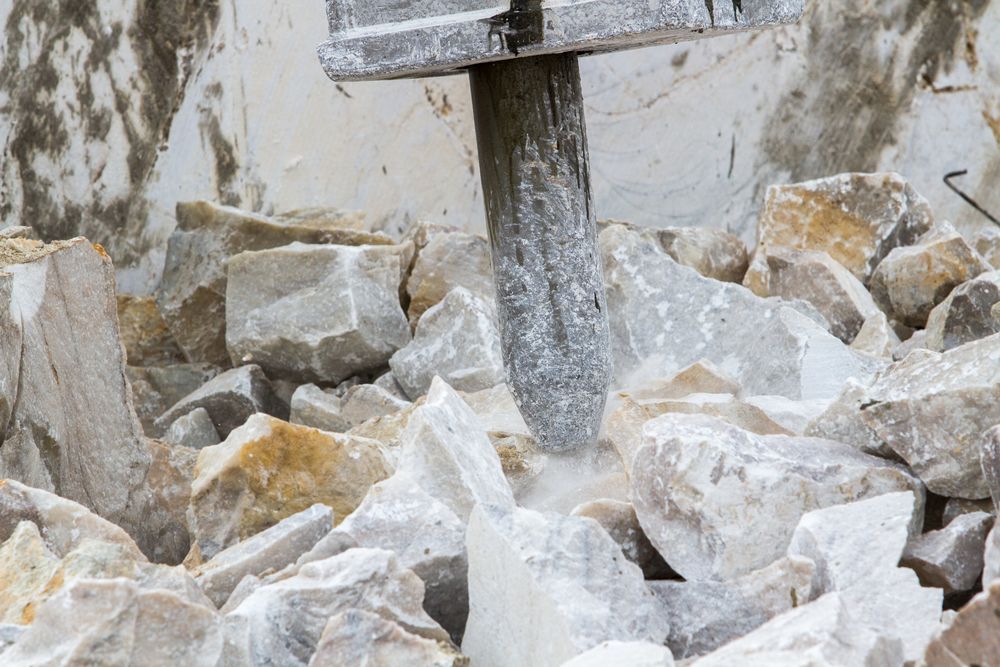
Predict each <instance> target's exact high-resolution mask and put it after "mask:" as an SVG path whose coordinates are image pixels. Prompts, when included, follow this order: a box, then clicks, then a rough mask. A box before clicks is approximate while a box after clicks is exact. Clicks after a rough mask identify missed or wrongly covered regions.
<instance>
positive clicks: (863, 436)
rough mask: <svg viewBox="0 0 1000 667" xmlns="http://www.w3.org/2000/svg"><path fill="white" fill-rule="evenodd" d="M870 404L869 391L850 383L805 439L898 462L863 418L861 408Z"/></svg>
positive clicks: (806, 431) (815, 421) (817, 418)
mask: <svg viewBox="0 0 1000 667" xmlns="http://www.w3.org/2000/svg"><path fill="white" fill-rule="evenodd" d="M869 400H870V399H869V398H868V392H867V387H865V386H863V385H861V384H859V383H857V382H848V383H847V384H846V385H845V386H844V390H843V392H841V394H840V396H838V397H837V398H836V400H834V401H833V402H832V403H831V404H830V405H829V406H828V407H827V408H826V410H824V411H823V413H822V414H820V415H819V416H818V417H816V418H815V419H813V420H812V421H811V422H809V425H808V426H806V430H805V435H807V436H809V437H811V438H825V439H827V440H835V441H837V442H842V443H844V444H847V445H851V446H852V447H854V448H856V449H858V450H860V451H862V452H865V453H866V454H872V455H874V456H881V457H883V458H888V459H897V458H898V457H897V455H896V453H895V452H894V451H892V449H891V448H890V447H889V445H887V444H885V443H884V442H883V441H882V438H880V437H879V436H878V434H877V433H876V432H875V431H874V430H873V429H871V428H870V427H869V426H868V424H866V423H865V421H864V419H862V417H861V408H862V407H863V406H864V405H865V404H867V403H868V402H869Z"/></svg>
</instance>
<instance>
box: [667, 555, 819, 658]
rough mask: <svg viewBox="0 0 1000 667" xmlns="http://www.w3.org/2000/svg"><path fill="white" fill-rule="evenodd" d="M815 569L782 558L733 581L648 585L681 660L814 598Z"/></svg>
mask: <svg viewBox="0 0 1000 667" xmlns="http://www.w3.org/2000/svg"><path fill="white" fill-rule="evenodd" d="M814 569H815V566H814V565H813V563H812V561H810V560H809V559H808V558H802V557H799V556H792V557H787V558H780V559H778V560H776V561H774V562H773V563H771V564H770V565H768V566H767V567H765V568H763V569H760V570H756V571H754V572H751V573H750V574H747V575H745V576H742V577H737V578H735V579H732V580H730V581H724V582H714V581H650V582H649V583H648V585H649V587H650V589H652V591H653V593H654V594H655V595H656V597H657V600H658V601H659V602H660V605H661V607H662V608H663V611H664V613H665V614H666V617H667V621H668V622H669V623H670V634H669V635H668V636H667V642H666V643H667V646H668V647H670V650H671V652H672V653H673V654H674V657H675V658H677V659H683V658H690V657H693V656H699V655H704V654H705V653H709V652H710V651H714V650H715V649H717V648H719V647H720V646H722V645H724V644H726V643H728V642H730V641H732V640H734V639H736V638H738V637H742V636H743V635H745V634H747V633H749V632H750V631H752V630H754V629H756V628H758V627H759V626H761V625H763V624H764V623H765V622H767V621H768V620H770V619H771V618H773V617H775V616H777V615H778V614H781V613H784V612H786V611H789V610H791V609H793V608H795V607H798V606H799V605H801V604H805V603H806V602H808V601H809V600H810V599H812V597H813V583H812V579H813V572H814Z"/></svg>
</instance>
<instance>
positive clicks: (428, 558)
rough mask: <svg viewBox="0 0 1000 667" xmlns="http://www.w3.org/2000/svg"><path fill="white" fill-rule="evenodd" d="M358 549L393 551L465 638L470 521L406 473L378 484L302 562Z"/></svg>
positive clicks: (429, 605)
mask: <svg viewBox="0 0 1000 667" xmlns="http://www.w3.org/2000/svg"><path fill="white" fill-rule="evenodd" d="M353 547H364V548H370V549H385V550H386V551H391V552H392V553H394V554H395V555H396V557H397V558H399V562H400V564H401V565H402V566H403V567H406V568H409V569H410V570H413V572H414V574H416V575H417V576H418V577H420V579H421V581H423V582H424V586H425V587H426V591H425V593H424V600H423V604H424V609H426V610H427V613H428V614H430V615H431V617H432V618H434V619H435V620H436V621H438V622H439V623H440V624H441V625H442V626H443V627H444V628H445V629H446V630H448V632H449V633H451V635H452V636H456V637H458V636H461V634H462V630H463V628H464V627H465V618H466V616H467V615H468V611H469V597H468V583H467V580H466V572H467V570H468V560H467V558H466V555H465V521H464V520H463V519H460V518H459V517H458V516H457V515H456V514H455V513H454V512H453V511H451V509H449V508H448V507H447V506H446V505H445V504H444V503H442V502H441V501H439V500H438V499H436V498H434V497H433V496H431V495H429V494H428V493H427V492H426V491H425V490H423V489H421V488H420V486H419V485H417V483H416V482H415V481H414V480H413V479H412V478H411V477H409V476H408V475H407V474H406V472H405V471H402V470H401V471H398V472H396V474H395V475H393V476H392V477H390V478H389V479H387V480H384V481H382V482H379V483H378V484H376V485H374V486H373V487H372V488H371V490H369V492H368V495H367V496H365V499H364V500H363V501H362V502H361V504H360V505H359V506H358V508H357V509H356V510H354V512H352V513H351V514H350V515H348V516H347V518H345V519H344V520H343V521H342V522H341V523H340V525H338V526H337V527H336V528H335V529H334V530H333V531H332V532H331V533H330V534H329V535H327V536H326V537H324V538H323V539H322V540H320V542H319V543H318V544H317V545H316V546H315V548H314V549H312V550H311V551H310V552H309V553H306V554H304V555H303V556H302V557H301V558H300V559H299V561H298V563H299V564H300V565H302V564H305V563H309V562H312V561H316V560H321V559H323V558H329V557H330V556H334V555H336V554H337V553H340V552H341V551H346V550H347V549H349V548H353Z"/></svg>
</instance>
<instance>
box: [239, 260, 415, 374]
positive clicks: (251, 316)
mask: <svg viewBox="0 0 1000 667" xmlns="http://www.w3.org/2000/svg"><path fill="white" fill-rule="evenodd" d="M412 252H413V248H412V246H409V245H401V246H359V247H350V246H343V245H308V244H304V243H292V244H291V245H287V246H283V247H280V248H272V249H269V250H260V251H256V252H245V253H240V254H239V255H236V256H235V257H232V258H231V259H230V260H229V262H228V266H227V275H228V283H227V287H226V346H227V348H228V350H229V355H230V357H231V358H232V359H233V362H234V363H247V362H252V363H255V364H258V365H260V367H261V368H263V369H264V370H265V371H266V372H267V373H268V375H269V376H273V377H277V378H284V379H289V380H297V381H305V382H323V383H327V384H336V383H338V382H340V381H342V380H345V379H347V378H349V377H351V376H352V375H356V374H359V373H365V372H369V371H375V370H378V369H379V368H381V367H384V366H385V364H386V362H387V361H388V360H389V357H390V356H391V355H392V353H393V352H395V351H396V350H398V349H399V348H401V347H403V346H404V345H406V344H407V343H408V342H409V341H410V330H409V327H408V326H407V324H406V315H405V314H404V313H403V309H402V308H401V307H400V305H399V283H400V277H401V274H402V272H403V271H404V270H405V268H406V266H407V264H408V261H409V256H410V254H412Z"/></svg>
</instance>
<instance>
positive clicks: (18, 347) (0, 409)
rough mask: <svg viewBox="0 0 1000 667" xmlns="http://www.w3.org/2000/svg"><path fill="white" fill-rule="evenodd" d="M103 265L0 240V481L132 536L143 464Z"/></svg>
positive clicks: (70, 245)
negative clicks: (85, 510) (49, 496)
mask: <svg viewBox="0 0 1000 667" xmlns="http://www.w3.org/2000/svg"><path fill="white" fill-rule="evenodd" d="M114 290H115V275H114V269H113V267H112V266H111V260H110V258H109V257H108V256H107V254H106V253H104V251H103V249H100V247H99V246H94V245H92V244H91V243H89V242H88V241H87V240H86V239H83V238H78V239H73V240H71V241H59V242H56V243H52V244H48V245H46V244H43V243H42V242H40V241H32V240H28V239H3V240H0V332H2V335H0V424H2V425H3V431H2V433H0V439H2V442H3V447H2V448H0V478H8V479H13V480H19V481H21V482H24V483H25V484H28V485H31V486H34V487H37V488H40V489H46V490H48V491H52V492H55V493H58V494H59V495H61V496H63V497H65V498H69V499H71V500H75V501H77V502H79V503H82V504H84V505H86V506H87V507H89V508H90V509H92V510H94V511H95V512H96V513H98V514H99V515H101V516H102V517H104V518H106V519H108V520H110V521H113V522H116V523H120V524H122V525H125V526H127V527H128V529H129V530H131V531H133V532H135V533H138V532H139V531H140V530H141V523H139V524H137V523H134V522H133V521H132V519H133V518H135V517H134V515H132V514H130V512H132V511H133V510H134V509H135V508H136V506H137V505H138V504H139V500H140V499H139V496H140V495H141V493H142V484H143V480H144V478H145V475H146V471H147V469H148V467H149V464H150V455H149V452H148V451H147V448H146V446H145V443H144V441H143V432H142V427H141V425H140V424H139V420H138V419H137V418H136V414H135V411H134V409H133V405H132V395H131V392H130V390H129V385H128V381H127V380H126V379H125V368H126V366H125V358H124V354H123V348H122V344H121V340H120V338H119V333H118V325H117V317H116V310H117V305H116V301H115V291H114Z"/></svg>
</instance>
